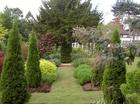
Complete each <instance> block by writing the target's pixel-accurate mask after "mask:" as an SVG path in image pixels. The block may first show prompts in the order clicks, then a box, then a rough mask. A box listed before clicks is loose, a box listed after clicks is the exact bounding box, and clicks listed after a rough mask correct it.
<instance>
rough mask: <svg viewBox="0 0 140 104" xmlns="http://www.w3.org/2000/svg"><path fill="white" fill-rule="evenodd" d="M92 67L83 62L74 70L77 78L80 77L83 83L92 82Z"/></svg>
mask: <svg viewBox="0 0 140 104" xmlns="http://www.w3.org/2000/svg"><path fill="white" fill-rule="evenodd" d="M91 71H92V68H91V67H90V66H89V65H86V64H82V65H80V66H79V67H77V68H76V69H75V71H74V76H75V78H77V79H78V81H79V83H80V84H81V85H83V84H85V83H87V82H91V75H92V72H91Z"/></svg>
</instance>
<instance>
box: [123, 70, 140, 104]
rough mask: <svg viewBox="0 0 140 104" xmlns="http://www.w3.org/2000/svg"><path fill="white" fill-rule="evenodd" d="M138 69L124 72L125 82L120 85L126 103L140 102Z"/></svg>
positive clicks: (139, 71) (136, 103)
mask: <svg viewBox="0 0 140 104" xmlns="http://www.w3.org/2000/svg"><path fill="white" fill-rule="evenodd" d="M139 80H140V70H133V71H131V72H128V73H127V74H126V84H122V85H121V87H120V88H121V91H122V93H123V94H124V96H125V98H126V101H127V104H140V81H139Z"/></svg>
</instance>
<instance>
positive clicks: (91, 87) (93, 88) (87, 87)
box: [82, 83, 100, 91]
mask: <svg viewBox="0 0 140 104" xmlns="http://www.w3.org/2000/svg"><path fill="white" fill-rule="evenodd" d="M82 87H83V90H84V91H100V87H99V86H94V85H93V84H92V83H86V84H84V85H83V86H82Z"/></svg>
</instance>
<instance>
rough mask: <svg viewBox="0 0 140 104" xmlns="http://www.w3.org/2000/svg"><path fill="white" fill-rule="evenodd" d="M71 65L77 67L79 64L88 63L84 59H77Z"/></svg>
mask: <svg viewBox="0 0 140 104" xmlns="http://www.w3.org/2000/svg"><path fill="white" fill-rule="evenodd" d="M72 63H73V66H74V67H78V66H79V65H81V64H88V63H89V61H88V59H86V58H77V59H75V60H74V61H73V62H72Z"/></svg>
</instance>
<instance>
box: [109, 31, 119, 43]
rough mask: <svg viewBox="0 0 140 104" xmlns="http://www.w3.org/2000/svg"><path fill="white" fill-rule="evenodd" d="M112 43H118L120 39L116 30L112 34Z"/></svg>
mask: <svg viewBox="0 0 140 104" xmlns="http://www.w3.org/2000/svg"><path fill="white" fill-rule="evenodd" d="M111 40H112V43H120V42H121V39H120V34H119V31H118V30H117V29H115V30H114V31H113V33H112V39H111Z"/></svg>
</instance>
